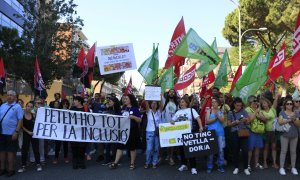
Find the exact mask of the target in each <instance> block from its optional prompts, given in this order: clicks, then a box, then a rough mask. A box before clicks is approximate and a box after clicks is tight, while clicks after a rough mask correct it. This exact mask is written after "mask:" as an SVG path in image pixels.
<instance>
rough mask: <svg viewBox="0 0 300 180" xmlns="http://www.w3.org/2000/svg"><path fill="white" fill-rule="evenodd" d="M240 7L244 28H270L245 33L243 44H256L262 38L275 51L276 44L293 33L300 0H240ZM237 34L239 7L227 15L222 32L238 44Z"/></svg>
mask: <svg viewBox="0 0 300 180" xmlns="http://www.w3.org/2000/svg"><path fill="white" fill-rule="evenodd" d="M239 8H240V11H241V31H242V32H245V31H246V30H248V29H258V28H261V27H267V28H268V31H267V32H260V31H249V32H247V33H245V34H244V36H243V37H242V44H243V45H245V44H248V45H249V44H252V45H253V44H256V43H257V41H260V43H262V44H263V45H264V47H265V48H266V49H268V48H271V49H272V53H273V55H274V54H275V53H276V48H277V49H278V47H277V46H278V45H281V44H282V42H283V40H286V38H289V37H291V36H292V33H293V29H294V26H295V22H296V18H297V15H298V12H299V8H300V3H299V1H298V0H272V1H269V0H240V1H239ZM238 35H239V33H238V10H237V9H235V10H234V11H233V12H231V13H230V14H228V15H227V16H226V19H225V27H224V28H223V36H224V37H225V38H226V39H227V40H229V42H230V44H231V45H232V46H238ZM287 41H288V39H287ZM287 43H288V42H287ZM244 52H245V51H244V50H243V53H244Z"/></svg>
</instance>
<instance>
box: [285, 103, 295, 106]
mask: <svg viewBox="0 0 300 180" xmlns="http://www.w3.org/2000/svg"><path fill="white" fill-rule="evenodd" d="M285 105H286V106H292V105H293V103H286V104H285Z"/></svg>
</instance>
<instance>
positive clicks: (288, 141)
mask: <svg viewBox="0 0 300 180" xmlns="http://www.w3.org/2000/svg"><path fill="white" fill-rule="evenodd" d="M278 122H279V124H280V125H284V124H289V125H290V128H289V130H287V131H286V132H283V133H282V134H281V136H280V143H281V151H280V169H279V173H280V174H281V175H286V172H285V169H284V163H285V158H286V154H287V150H288V147H289V148H290V156H291V166H292V169H291V172H292V174H293V175H298V171H297V169H296V168H295V164H296V158H297V154H296V148H297V142H298V130H297V128H296V126H299V125H300V121H299V112H298V111H294V103H293V101H292V100H290V99H288V100H286V101H285V102H284V103H283V110H282V111H281V112H280V113H279V118H278Z"/></svg>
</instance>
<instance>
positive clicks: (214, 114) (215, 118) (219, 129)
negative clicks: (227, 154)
mask: <svg viewBox="0 0 300 180" xmlns="http://www.w3.org/2000/svg"><path fill="white" fill-rule="evenodd" d="M220 104H221V101H220V100H219V98H217V97H213V98H212V109H209V110H208V111H206V125H207V128H208V130H215V131H216V134H217V137H218V147H219V153H218V171H220V172H222V173H224V172H225V170H224V148H225V133H224V127H223V125H222V124H223V123H224V117H223V112H222V111H221V110H220V109H219V105H220ZM213 158H214V155H213V154H212V155H209V156H208V158H207V173H211V171H212V169H213Z"/></svg>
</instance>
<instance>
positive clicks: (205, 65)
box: [196, 38, 218, 78]
mask: <svg viewBox="0 0 300 180" xmlns="http://www.w3.org/2000/svg"><path fill="white" fill-rule="evenodd" d="M210 47H211V48H212V49H213V50H214V51H215V53H216V54H218V46H217V39H216V38H215V39H214V41H213V42H212V44H211V45H210ZM216 67H217V65H215V64H210V63H209V62H208V61H201V64H200V66H199V67H198V68H197V69H196V73H197V76H198V78H203V77H204V76H205V75H207V74H208V73H209V72H210V71H212V70H214V69H215V68H216Z"/></svg>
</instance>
